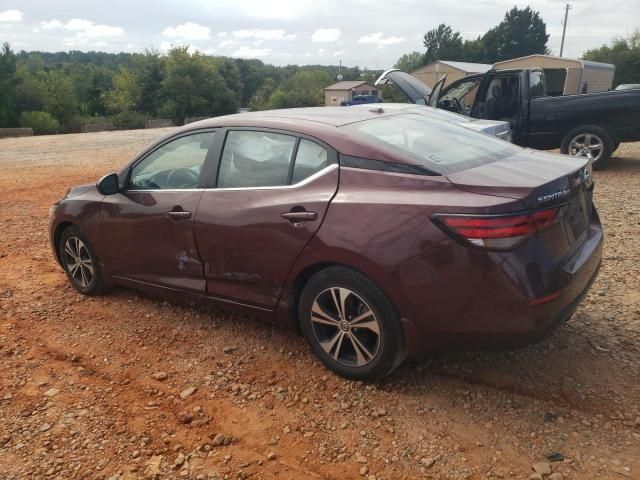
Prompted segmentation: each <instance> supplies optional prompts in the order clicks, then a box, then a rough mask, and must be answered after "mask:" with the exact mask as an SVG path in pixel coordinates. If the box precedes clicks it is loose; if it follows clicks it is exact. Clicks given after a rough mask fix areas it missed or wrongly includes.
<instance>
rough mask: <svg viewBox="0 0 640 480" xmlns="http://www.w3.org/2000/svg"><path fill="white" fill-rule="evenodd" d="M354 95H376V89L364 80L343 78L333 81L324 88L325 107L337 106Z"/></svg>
mask: <svg viewBox="0 0 640 480" xmlns="http://www.w3.org/2000/svg"><path fill="white" fill-rule="evenodd" d="M356 95H378V89H377V88H376V87H374V86H373V85H371V84H370V83H369V82H365V81H364V80H345V81H342V82H338V83H334V84H333V85H329V86H328V87H326V88H325V89H324V104H325V106H327V107H339V106H340V104H341V103H342V102H349V101H351V100H352V99H353V97H354V96H356Z"/></svg>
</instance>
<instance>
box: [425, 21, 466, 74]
mask: <svg viewBox="0 0 640 480" xmlns="http://www.w3.org/2000/svg"><path fill="white" fill-rule="evenodd" d="M423 44H424V46H425V48H426V52H425V54H424V63H425V64H427V63H431V62H433V61H435V60H456V59H459V58H460V57H461V56H462V51H463V43H462V37H461V36H460V32H454V31H453V29H452V28H451V27H450V26H449V25H446V24H444V23H441V24H440V25H438V27H437V28H434V29H433V30H430V31H429V32H427V33H426V35H425V36H424V41H423Z"/></svg>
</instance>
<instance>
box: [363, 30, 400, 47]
mask: <svg viewBox="0 0 640 480" xmlns="http://www.w3.org/2000/svg"><path fill="white" fill-rule="evenodd" d="M382 35H383V34H382V32H376V33H372V34H370V35H365V36H364V37H360V38H359V39H358V43H375V44H376V45H378V46H383V45H393V44H395V43H401V42H404V38H400V37H393V36H391V37H386V38H385V37H383V36H382Z"/></svg>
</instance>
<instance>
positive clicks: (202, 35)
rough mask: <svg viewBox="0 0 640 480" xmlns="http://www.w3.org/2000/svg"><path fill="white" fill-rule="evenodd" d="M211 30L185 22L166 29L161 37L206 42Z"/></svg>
mask: <svg viewBox="0 0 640 480" xmlns="http://www.w3.org/2000/svg"><path fill="white" fill-rule="evenodd" d="M210 33H211V29H210V28H209V27H205V26H203V25H198V24H197V23H193V22H186V23H183V24H182V25H176V26H175V27H167V28H165V29H164V31H163V32H162V35H164V36H165V37H169V38H179V39H182V40H208V39H209V34H210Z"/></svg>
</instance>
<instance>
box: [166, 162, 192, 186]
mask: <svg viewBox="0 0 640 480" xmlns="http://www.w3.org/2000/svg"><path fill="white" fill-rule="evenodd" d="M199 179H200V175H198V174H197V173H196V172H194V171H193V170H191V169H190V168H186V167H182V168H174V169H173V170H171V171H170V172H169V175H167V187H169V188H185V187H184V186H185V185H186V186H187V187H186V188H194V187H195V186H196V185H198V180H199Z"/></svg>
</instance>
